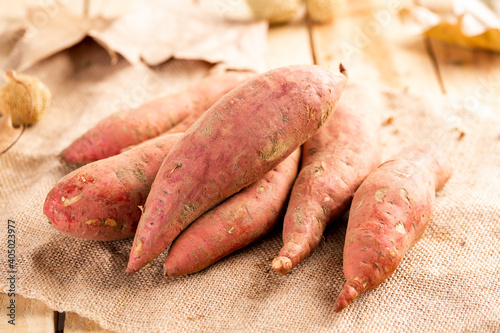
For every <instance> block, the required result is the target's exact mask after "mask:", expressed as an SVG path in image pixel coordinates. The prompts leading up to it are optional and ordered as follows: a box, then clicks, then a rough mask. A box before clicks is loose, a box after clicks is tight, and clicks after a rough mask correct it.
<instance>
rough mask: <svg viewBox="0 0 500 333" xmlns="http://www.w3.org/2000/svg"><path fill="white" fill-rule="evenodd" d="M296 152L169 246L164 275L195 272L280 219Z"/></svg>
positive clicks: (292, 177)
mask: <svg viewBox="0 0 500 333" xmlns="http://www.w3.org/2000/svg"><path fill="white" fill-rule="evenodd" d="M299 160H300V149H297V150H296V151H295V152H293V153H292V154H291V155H290V156H288V157H287V158H286V159H285V160H284V161H283V162H281V163H280V164H278V165H277V166H276V167H275V168H274V169H273V170H271V171H269V172H268V173H267V174H265V175H264V177H263V178H261V179H260V180H258V181H256V182H255V183H253V184H252V185H250V186H249V187H247V188H245V189H243V190H241V191H240V192H238V193H236V194H234V195H233V196H232V197H230V198H228V199H227V200H226V201H224V202H222V203H221V204H219V205H218V206H216V207H215V208H213V209H211V210H209V211H208V212H206V213H205V214H203V215H202V216H200V217H199V218H198V219H196V220H195V221H194V222H193V223H192V224H191V225H190V226H189V227H187V228H186V229H185V230H184V231H183V232H182V233H181V234H180V235H179V237H177V238H176V239H175V241H174V242H173V243H172V246H171V247H170V249H169V251H168V255H167V258H166V260H165V264H164V267H165V275H168V276H171V277H173V276H179V275H184V274H191V273H195V272H198V271H200V270H202V269H204V268H206V267H208V266H210V265H212V264H213V263H215V262H217V261H219V260H220V259H222V258H223V257H225V256H227V255H229V254H231V253H233V252H234V251H236V250H239V249H241V248H243V247H245V246H247V245H249V244H251V243H253V242H254V241H256V240H257V239H259V238H261V237H262V236H264V235H265V234H267V233H268V232H269V231H270V230H271V229H272V228H273V227H274V226H275V225H276V224H277V222H278V221H279V219H280V216H283V215H282V214H283V211H284V208H285V206H286V201H287V199H288V196H289V194H290V190H291V188H292V184H293V181H294V180H295V177H296V176H297V171H298V166H299Z"/></svg>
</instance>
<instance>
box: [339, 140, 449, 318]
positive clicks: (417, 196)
mask: <svg viewBox="0 0 500 333" xmlns="http://www.w3.org/2000/svg"><path fill="white" fill-rule="evenodd" d="M450 175H451V165H450V162H449V161H448V159H447V158H446V157H445V156H444V155H443V154H442V153H440V152H438V151H437V150H435V149H432V148H414V149H411V150H408V151H406V152H402V153H400V155H398V156H397V157H396V158H395V159H394V160H391V161H388V162H385V163H384V164H382V165H381V166H379V168H378V169H377V170H375V171H374V172H372V173H371V174H370V175H368V177H367V178H366V179H365V180H364V181H363V183H362V184H361V185H360V187H359V188H358V190H357V191H356V193H355V194H354V198H353V201H352V205H351V209H350V212H349V220H348V224H347V233H346V238H345V245H344V263H343V267H344V275H345V278H346V280H347V281H346V283H345V285H344V287H343V289H342V290H341V292H340V295H339V296H338V298H337V301H336V302H335V306H334V310H335V311H341V310H342V309H344V308H345V307H346V306H347V305H349V304H350V303H351V302H352V301H353V299H354V298H355V297H357V296H358V295H359V294H360V293H362V292H363V291H365V290H369V289H372V288H375V287H376V286H378V285H379V284H380V283H382V282H383V281H384V280H385V279H387V278H388V277H389V276H390V275H391V274H392V273H393V272H394V271H395V270H396V268H397V267H398V265H399V263H400V262H401V259H402V258H403V256H404V255H405V254H406V252H407V251H408V250H409V249H410V248H411V247H412V246H413V245H414V244H415V243H416V242H417V241H418V240H419V239H420V237H421V236H422V235H423V233H424V231H425V229H426V227H427V225H428V223H429V220H430V218H431V214H432V210H433V204H434V201H435V195H436V194H435V192H436V191H437V190H439V189H440V188H441V187H443V186H444V184H445V183H446V181H447V180H448V178H449V177H450Z"/></svg>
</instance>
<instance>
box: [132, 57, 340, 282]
mask: <svg viewBox="0 0 500 333" xmlns="http://www.w3.org/2000/svg"><path fill="white" fill-rule="evenodd" d="M346 81H347V77H346V75H345V69H344V68H343V67H342V68H341V72H340V73H338V72H334V71H332V70H329V69H327V68H324V67H320V66H313V65H302V66H299V65H297V66H289V67H282V68H277V69H274V70H271V71H269V72H266V73H263V74H260V75H257V76H255V77H253V78H251V79H249V80H247V81H246V82H245V83H243V84H242V85H240V86H238V87H237V88H235V89H233V90H232V91H231V92H230V93H228V94H226V95H225V96H224V97H223V98H221V99H220V100H219V101H218V102H217V103H215V104H214V105H213V106H212V107H211V108H210V109H209V110H208V111H206V112H205V113H204V114H203V115H202V116H201V117H200V118H199V119H198V120H197V121H196V122H195V123H194V124H193V125H192V126H191V127H190V128H189V129H188V130H187V131H186V133H185V134H184V136H183V137H182V138H181V139H180V140H179V142H178V143H177V144H176V145H175V147H174V148H172V151H171V152H170V153H169V155H168V156H167V158H166V159H165V161H164V163H163V164H162V166H161V169H160V171H159V173H158V175H157V177H156V179H155V181H154V183H153V186H152V188H151V192H150V194H149V196H148V199H147V201H146V204H145V207H144V212H143V214H142V216H141V220H140V221H139V226H138V228H137V232H136V235H135V239H134V244H133V246H132V251H131V253H130V258H129V263H128V266H127V269H126V272H128V273H134V272H136V271H137V270H139V269H140V268H142V267H144V266H145V265H146V264H147V263H149V262H150V261H151V260H152V259H154V258H155V257H156V256H158V255H159V254H160V253H161V252H162V251H163V250H164V249H165V248H167V246H169V245H170V244H171V243H172V241H173V240H174V239H175V237H177V235H179V234H180V232H181V231H182V230H183V229H184V228H185V227H187V226H188V225H189V224H190V223H191V222H192V221H193V220H195V219H196V218H197V217H198V216H200V215H201V214H203V213H204V212H205V211H207V210H208V209H210V208H212V207H214V206H215V205H217V204H218V203H219V202H221V201H222V200H224V199H226V198H227V197H229V196H231V195H232V194H234V193H236V192H238V191H239V190H241V189H242V188H244V187H246V186H248V185H250V184H251V183H253V182H255V181H256V180H258V179H259V178H261V177H263V176H264V175H265V174H266V173H267V172H268V171H270V170H271V169H272V168H274V167H275V166H276V165H278V164H279V163H280V162H281V161H283V160H284V159H285V158H286V157H287V156H288V155H290V154H291V153H292V152H293V151H294V150H295V149H297V148H298V147H299V146H300V145H302V143H304V142H305V141H306V140H307V139H309V138H310V137H311V136H312V135H313V134H314V133H315V132H316V131H317V130H318V129H319V128H320V127H321V126H322V125H323V124H324V123H325V122H326V121H327V120H328V117H329V116H330V114H332V113H333V111H334V109H335V106H336V102H337V100H338V99H339V97H340V95H341V93H342V91H343V89H344V87H345V84H346Z"/></svg>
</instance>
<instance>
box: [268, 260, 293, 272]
mask: <svg viewBox="0 0 500 333" xmlns="http://www.w3.org/2000/svg"><path fill="white" fill-rule="evenodd" d="M272 267H273V269H274V270H275V271H276V272H278V273H280V274H286V273H288V272H290V271H291V270H292V261H291V260H290V258H287V257H277V258H274V260H273V263H272Z"/></svg>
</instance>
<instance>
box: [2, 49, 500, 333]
mask: <svg viewBox="0 0 500 333" xmlns="http://www.w3.org/2000/svg"><path fill="white" fill-rule="evenodd" d="M210 68H211V66H210V65H208V64H207V63H205V62H197V61H177V60H175V61H169V62H167V63H165V64H163V65H161V66H157V67H154V68H150V67H142V66H131V65H129V64H128V63H127V62H126V61H123V60H122V61H119V62H118V64H116V65H110V63H109V58H108V55H107V54H106V52H105V51H103V50H102V49H101V48H100V47H98V46H96V45H94V44H93V43H89V42H84V43H82V44H79V45H78V46H77V47H74V48H72V49H70V50H68V51H65V52H62V53H59V54H57V55H55V56H53V57H51V58H49V59H47V60H45V61H43V62H41V63H39V64H37V65H36V66H34V67H33V68H31V69H30V70H29V71H27V73H29V74H34V75H37V76H38V77H40V78H41V79H42V80H43V81H44V82H46V84H47V85H48V86H49V88H50V89H51V91H52V93H53V96H54V97H53V103H52V106H51V108H50V110H49V111H48V113H47V115H46V117H45V118H44V119H43V120H42V121H41V122H40V123H39V124H37V125H36V126H33V127H31V128H29V129H28V130H27V131H26V132H25V134H24V135H23V136H22V137H21V139H20V140H19V142H18V143H17V144H16V145H15V146H14V147H13V148H12V149H11V150H9V151H8V152H7V153H6V154H4V155H2V156H0V230H3V231H2V232H3V236H2V234H0V246H1V248H2V249H5V250H2V251H3V252H2V253H4V254H3V256H4V258H3V259H2V260H0V262H1V263H2V264H1V265H2V267H3V268H2V270H1V272H0V290H2V291H3V292H7V290H8V289H9V285H8V281H7V275H8V274H7V271H8V261H7V254H6V253H7V251H6V249H7V223H8V220H9V219H10V220H12V221H15V226H16V245H17V247H16V258H15V265H16V270H17V274H16V292H17V293H18V294H20V295H23V296H25V297H29V298H36V299H39V300H41V301H42V302H44V303H46V304H47V305H48V306H49V307H50V308H52V309H54V310H58V311H74V312H76V313H78V314H79V315H81V316H83V317H87V318H90V319H92V320H94V321H96V322H97V323H99V324H100V325H101V326H102V327H104V328H107V329H110V330H114V331H122V332H306V331H307V332H377V331H383V332H422V331H426V332H434V331H438V332H465V331H472V332H499V331H500V190H499V189H500V110H499V109H498V108H497V109H494V108H491V107H487V106H484V105H482V104H481V101H480V99H478V98H477V99H475V100H473V99H471V98H472V97H474V95H471V96H457V97H455V98H454V97H453V96H445V97H443V96H441V95H437V94H436V95H412V94H405V93H401V92H394V91H389V90H382V91H376V90H373V89H368V90H367V88H368V87H364V88H359V86H358V87H356V86H355V85H354V84H352V85H351V88H349V90H348V91H347V92H346V95H345V96H347V97H346V98H352V100H353V101H356V103H360V105H361V106H362V107H368V108H372V109H373V110H374V112H380V114H381V120H380V123H381V140H382V143H383V155H384V159H388V158H390V157H391V156H393V155H394V154H396V153H398V152H399V151H400V150H402V149H404V148H406V147H408V146H411V145H414V144H423V145H436V146H438V147H440V148H441V149H443V150H444V151H445V152H447V153H448V154H449V156H450V158H451V159H452V161H453V164H454V173H453V176H452V178H451V179H450V180H449V182H448V183H447V184H446V186H445V187H444V188H443V189H442V190H441V191H439V192H438V194H437V199H436V204H435V211H434V215H433V218H432V220H431V222H430V224H429V227H428V229H427V230H426V232H425V235H424V236H423V238H422V239H421V240H420V241H419V242H418V243H417V244H416V245H415V246H414V247H413V248H412V249H411V250H410V251H409V252H408V253H407V255H406V256H405V257H404V259H403V261H402V263H401V265H400V266H399V268H398V269H397V270H396V272H395V273H394V274H393V275H392V276H391V277H390V278H389V279H388V280H387V281H385V282H384V283H383V284H381V285H380V286H379V287H377V288H376V289H374V290H371V291H368V292H366V293H364V294H362V295H361V296H360V297H359V298H358V299H356V300H355V301H354V303H353V304H351V305H350V306H349V307H347V308H346V309H345V310H344V311H343V312H341V313H338V314H337V313H334V312H333V310H332V309H333V304H334V301H335V299H336V297H337V295H338V292H339V291H340V290H341V288H342V285H343V283H344V276H343V273H342V251H343V244H344V237H345V229H346V223H347V221H346V219H345V217H344V218H343V219H340V220H339V221H336V222H335V223H334V224H332V225H331V226H330V227H329V228H328V229H327V231H326V232H325V234H324V238H323V240H322V241H321V243H320V245H319V247H318V248H317V250H316V251H315V252H314V253H313V254H312V255H311V256H310V257H308V258H307V259H306V260H304V261H303V262H302V263H301V264H300V265H299V266H298V267H297V268H295V269H294V270H293V271H292V272H291V273H289V274H287V275H279V274H277V273H275V272H274V271H273V270H272V269H271V260H272V259H273V258H274V257H275V256H276V255H277V254H278V252H279V250H280V247H281V246H282V241H281V235H280V233H281V225H278V227H277V228H276V229H274V230H273V231H272V232H271V233H270V234H269V235H267V236H266V237H264V238H263V239H261V240H259V241H257V242H256V243H254V244H252V245H250V246H248V247H247V248H245V249H243V250H240V251H238V252H236V253H234V254H232V255H231V256H229V257H226V258H224V259H223V260H221V261H219V262H218V263H216V264H214V265H212V266H211V267H209V268H207V269H205V270H203V271H201V272H199V273H196V274H192V275H189V276H184V277H178V278H166V277H164V276H163V266H162V264H163V260H164V259H165V255H166V253H163V254H162V255H161V256H160V257H158V258H157V259H155V260H154V261H153V262H152V263H151V266H150V267H148V268H145V269H143V270H141V271H139V272H138V273H136V274H134V275H131V276H129V275H126V274H124V270H125V267H126V265H127V261H128V255H129V251H130V249H131V246H132V239H126V240H121V241H112V242H95V241H89V240H82V239H76V238H72V237H69V236H66V235H64V234H62V233H60V232H58V231H56V230H54V229H53V228H52V227H51V226H50V224H49V223H48V219H47V218H46V217H45V216H44V215H43V213H42V207H43V202H44V200H45V197H46V195H47V193H48V192H49V190H50V189H51V188H52V186H53V185H54V184H55V183H56V182H57V181H58V180H59V179H60V178H61V177H63V176H64V175H65V174H67V173H69V172H70V171H72V170H73V168H74V167H72V166H68V165H65V164H64V163H62V162H61V161H60V159H59V158H58V156H57V155H58V154H59V153H60V151H61V150H62V149H63V148H65V147H66V146H67V145H68V144H69V143H70V142H72V141H73V140H74V139H75V138H77V137H78V136H79V135H81V134H82V133H84V132H85V131H86V130H88V129H89V128H90V127H92V126H93V125H94V124H95V123H97V122H98V121H99V120H100V119H102V118H103V117H105V116H106V115H108V114H110V113H112V112H114V111H116V110H117V109H119V108H121V107H133V106H137V105H140V104H141V103H144V102H146V101H148V100H151V99H153V98H155V97H159V96H162V95H164V94H167V93H173V92H177V91H181V90H183V89H184V88H186V87H187V86H189V85H190V84H193V83H194V82H196V81H197V80H199V79H201V78H202V77H204V76H205V75H207V73H208V72H209V70H210ZM351 79H352V81H355V78H351ZM467 97H469V98H468V99H466V98H467ZM471 100H472V101H476V102H477V103H463V101H471Z"/></svg>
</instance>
